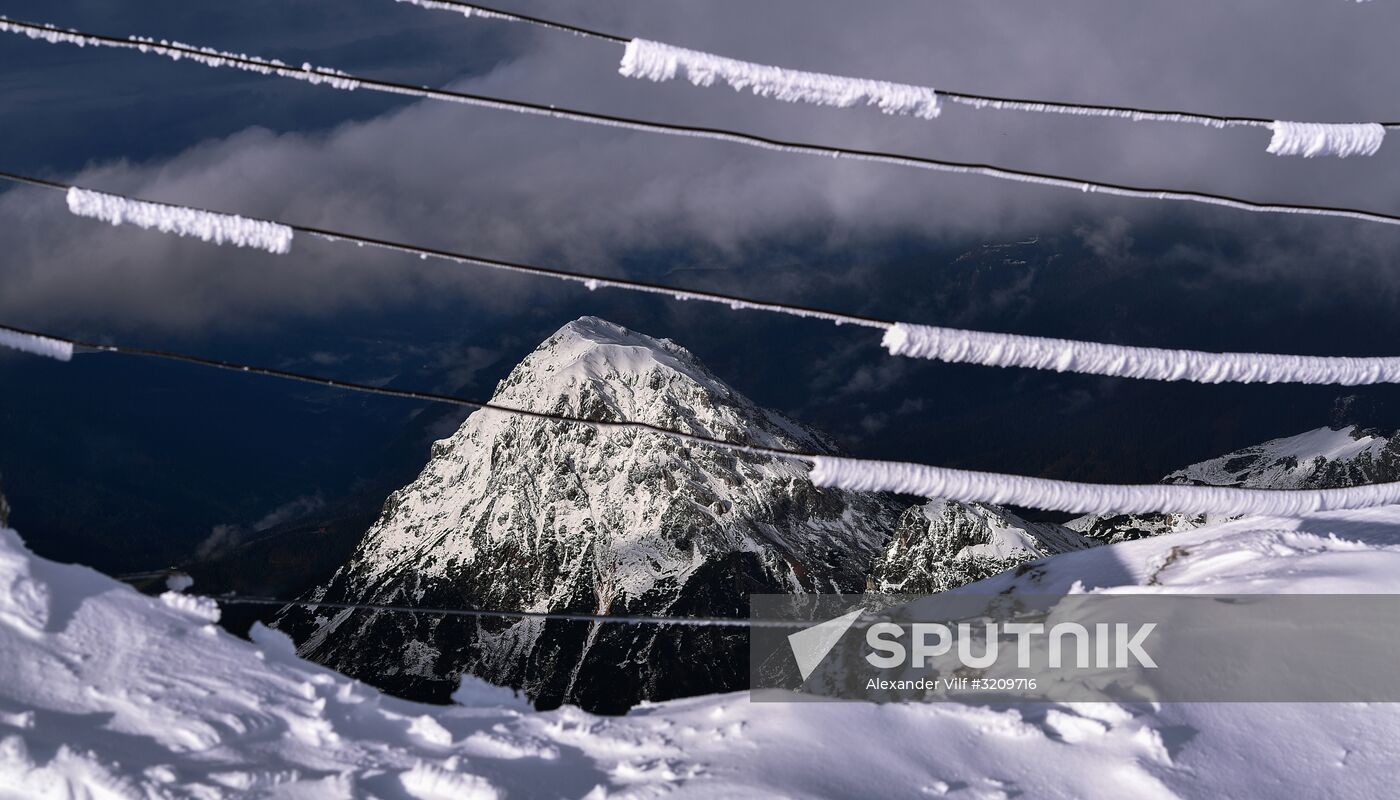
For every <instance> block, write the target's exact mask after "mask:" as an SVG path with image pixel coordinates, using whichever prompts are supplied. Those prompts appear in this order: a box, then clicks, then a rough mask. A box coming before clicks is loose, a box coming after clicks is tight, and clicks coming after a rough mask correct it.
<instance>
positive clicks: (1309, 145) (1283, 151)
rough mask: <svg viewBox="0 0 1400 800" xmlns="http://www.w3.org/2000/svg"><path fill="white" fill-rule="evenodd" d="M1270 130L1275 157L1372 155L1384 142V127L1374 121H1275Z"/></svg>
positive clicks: (1270, 147)
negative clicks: (1332, 122) (1341, 122)
mask: <svg viewBox="0 0 1400 800" xmlns="http://www.w3.org/2000/svg"><path fill="white" fill-rule="evenodd" d="M1270 127H1271V128H1273V131H1274V136H1273V138H1272V139H1271V140H1269V152H1270V153H1273V154H1274V155H1276V156H1303V157H1304V158H1312V157H1313V156H1337V157H1338V158H1346V157H1347V156H1371V155H1375V154H1376V151H1377V150H1379V149H1380V148H1381V143H1382V142H1384V141H1385V128H1384V127H1383V126H1381V125H1380V124H1378V123H1375V122H1366V123H1358V124H1345V125H1342V124H1329V123H1321V122H1275V123H1273V125H1271V126H1270Z"/></svg>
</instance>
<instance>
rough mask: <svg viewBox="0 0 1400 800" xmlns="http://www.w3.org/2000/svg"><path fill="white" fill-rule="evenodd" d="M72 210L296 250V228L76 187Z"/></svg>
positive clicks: (70, 202)
mask: <svg viewBox="0 0 1400 800" xmlns="http://www.w3.org/2000/svg"><path fill="white" fill-rule="evenodd" d="M68 210H69V211H71V212H73V213H74V214H77V215H78V216H80V217H91V218H92V219H100V220H103V221H104V222H110V223H112V224H113V225H122V224H130V225H136V226H138V227H141V228H149V229H153V230H158V231H161V232H162V233H173V234H175V235H177V236H192V237H194V238H196V239H203V240H204V241H206V242H213V243H214V244H231V245H235V246H237V247H255V248H257V249H259V250H266V251H268V252H269V253H286V252H288V251H289V250H291V247H292V229H291V228H289V227H288V226H286V225H282V224H279V223H276V222H266V221H264V220H259V219H248V218H246V217H240V216H237V215H236V214H220V213H217V212H214V211H204V210H201V209H195V208H186V207H183V206H174V205H165V204H162V203H148V202H145V201H144V200H133V199H131V198H129V197H122V196H121V195H114V194H105V193H103V192H94V191H91V190H89V189H79V188H78V187H76V186H75V187H73V188H71V189H69V190H68Z"/></svg>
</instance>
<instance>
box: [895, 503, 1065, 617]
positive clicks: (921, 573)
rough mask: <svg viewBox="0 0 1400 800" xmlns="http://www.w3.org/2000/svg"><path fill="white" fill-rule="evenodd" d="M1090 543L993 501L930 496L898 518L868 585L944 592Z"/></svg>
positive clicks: (926, 591)
mask: <svg viewBox="0 0 1400 800" xmlns="http://www.w3.org/2000/svg"><path fill="white" fill-rule="evenodd" d="M1091 544H1092V543H1091V542H1089V541H1086V540H1085V539H1084V538H1083V537H1082V536H1080V535H1079V534H1078V533H1076V532H1075V531H1072V530H1070V529H1069V528H1066V527H1064V526H1062V525H1052V524H1050V523H1045V522H1027V521H1026V520H1024V519H1021V518H1020V517H1018V516H1017V515H1015V514H1013V513H1011V512H1010V511H1007V510H1006V509H1004V508H1000V507H998V506H994V505H989V504H987V503H960V502H956V501H953V500H930V501H929V502H928V503H926V504H924V505H922V506H916V507H914V508H910V509H907V510H906V511H905V512H904V514H903V515H902V516H901V517H900V518H899V525H898V526H897V528H896V530H895V535H894V537H893V538H892V539H891V540H890V543H889V546H888V547H887V548H886V549H885V551H884V552H883V553H882V554H881V555H880V558H879V560H877V561H876V562H875V567H874V571H873V573H872V575H871V578H870V585H871V588H873V589H874V590H875V591H880V592H900V593H905V594H931V593H934V592H944V591H947V590H949V589H953V588H956V587H958V586H962V585H963V584H966V583H972V582H973V581H980V580H982V579H983V578H987V577H991V576H992V575H996V574H997V573H1000V572H1004V571H1006V570H1008V569H1011V568H1013V567H1015V566H1018V565H1020V564H1023V563H1025V562H1027V561H1031V560H1033V559H1037V558H1043V557H1045V556H1052V555H1057V554H1059V553H1068V552H1070V551H1073V550H1083V549H1085V548H1086V547H1090V546H1091Z"/></svg>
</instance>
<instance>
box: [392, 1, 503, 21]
mask: <svg viewBox="0 0 1400 800" xmlns="http://www.w3.org/2000/svg"><path fill="white" fill-rule="evenodd" d="M394 1H395V2H397V3H408V4H409V5H414V6H418V7H419V8H431V9H434V10H436V11H455V12H457V13H458V14H461V15H462V16H464V17H480V18H482V19H504V20H513V19H515V17H514V16H511V15H510V14H497V13H495V12H492V11H487V10H486V9H484V8H476V7H474V6H465V5H457V4H455V3H439V2H436V1H435V0H394Z"/></svg>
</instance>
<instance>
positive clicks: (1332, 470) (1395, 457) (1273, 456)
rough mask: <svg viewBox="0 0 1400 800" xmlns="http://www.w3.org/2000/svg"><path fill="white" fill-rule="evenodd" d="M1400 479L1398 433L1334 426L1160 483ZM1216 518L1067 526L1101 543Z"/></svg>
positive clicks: (1328, 483)
mask: <svg viewBox="0 0 1400 800" xmlns="http://www.w3.org/2000/svg"><path fill="white" fill-rule="evenodd" d="M1395 480H1400V437H1394V436H1385V435H1382V434H1380V433H1378V432H1376V431H1374V430H1370V429H1363V428H1361V427H1360V426H1358V425H1339V426H1336V427H1329V428H1317V429H1316V430H1311V431H1307V432H1306V433H1300V434H1298V435H1296V436H1287V437H1284V438H1281V439H1272V440H1270V441H1267V442H1264V443H1263V444H1257V445H1254V446H1252V447H1245V448H1242V449H1240V450H1236V451H1234V452H1231V453H1226V454H1225V455H1223V456H1220V457H1218V458H1212V459H1209V460H1207V461H1202V462H1200V463H1197V464H1192V465H1190V466H1188V467H1185V468H1183V469H1179V470H1177V471H1176V472H1173V473H1171V474H1170V475H1167V476H1166V477H1165V478H1163V479H1162V483H1178V484H1195V485H1199V486H1240V487H1245V488H1250V489H1333V488H1340V487H1345V486H1361V485H1364V484H1368V483H1383V482H1389V481H1395ZM1220 521H1222V520H1221V519H1218V518H1212V517H1210V516H1208V515H1205V514H1112V515H1097V514H1093V515H1089V516H1084V517H1079V518H1078V519H1074V520H1071V521H1070V522H1068V523H1066V526H1067V527H1069V528H1073V529H1074V530H1076V531H1079V532H1080V533H1082V534H1084V535H1085V536H1086V537H1088V538H1090V539H1094V540H1096V541H1100V542H1110V543H1111V542H1121V541H1130V540H1133V539H1142V538H1145V537H1148V536H1156V535H1159V534H1162V533H1171V532H1173V531H1182V530H1189V529H1191V528H1198V527H1200V526H1202V525H1206V524H1210V523H1213V522H1220Z"/></svg>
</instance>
